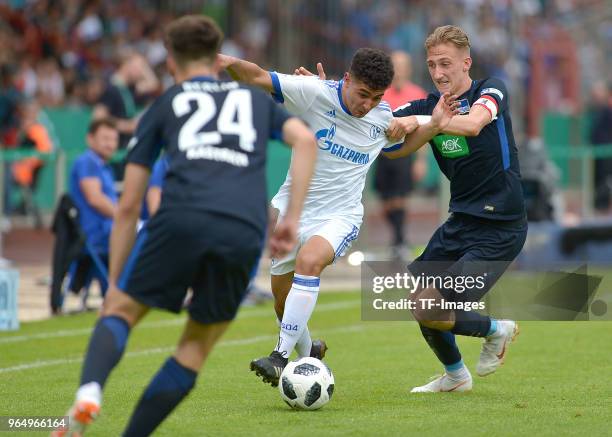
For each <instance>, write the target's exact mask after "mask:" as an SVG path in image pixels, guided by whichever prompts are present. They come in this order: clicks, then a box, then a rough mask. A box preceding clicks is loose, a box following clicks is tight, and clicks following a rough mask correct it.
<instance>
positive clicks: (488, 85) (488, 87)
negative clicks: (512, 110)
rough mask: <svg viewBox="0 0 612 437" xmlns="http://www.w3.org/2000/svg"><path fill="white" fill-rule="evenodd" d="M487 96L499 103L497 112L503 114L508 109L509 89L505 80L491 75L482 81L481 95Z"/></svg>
mask: <svg viewBox="0 0 612 437" xmlns="http://www.w3.org/2000/svg"><path fill="white" fill-rule="evenodd" d="M482 96H487V97H490V98H492V99H493V100H495V103H497V113H498V114H501V113H503V112H504V111H506V110H507V109H508V91H507V90H506V85H505V84H504V82H503V81H501V80H499V79H497V78H495V77H490V78H488V79H487V80H485V81H484V82H483V83H482V86H481V88H480V97H482Z"/></svg>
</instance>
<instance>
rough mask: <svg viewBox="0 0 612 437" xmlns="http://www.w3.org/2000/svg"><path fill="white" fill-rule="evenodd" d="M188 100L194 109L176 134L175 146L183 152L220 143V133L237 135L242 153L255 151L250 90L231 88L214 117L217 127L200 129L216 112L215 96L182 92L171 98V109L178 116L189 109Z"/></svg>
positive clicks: (255, 134) (255, 133) (255, 137)
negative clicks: (217, 114) (210, 129)
mask: <svg viewBox="0 0 612 437" xmlns="http://www.w3.org/2000/svg"><path fill="white" fill-rule="evenodd" d="M190 102H195V103H196V106H197V109H196V111H195V112H194V113H193V114H191V117H189V118H188V119H187V121H186V122H185V124H183V127H182V128H181V131H180V132H179V137H178V147H179V149H180V150H182V151H185V150H188V149H190V148H192V147H197V146H214V145H217V144H220V143H221V134H225V135H238V137H239V138H240V148H241V149H242V150H244V151H245V152H252V151H253V150H255V141H256V140H257V131H255V128H253V109H252V108H253V107H252V105H251V92H250V91H249V90H243V89H237V90H231V91H230V92H229V93H228V94H227V97H226V98H225V101H224V102H223V106H222V107H221V110H220V111H219V116H218V117H217V130H216V131H208V132H200V131H201V130H202V128H203V127H204V126H205V125H206V124H207V123H208V122H209V121H210V120H212V119H213V117H214V116H215V115H216V113H217V105H216V104H215V99H213V97H212V96H211V95H210V94H208V93H205V92H198V91H184V92H182V93H180V94H177V95H176V96H175V97H174V99H172V109H174V114H175V115H176V116H177V117H182V116H183V115H185V114H188V113H189V112H190V111H191V105H190Z"/></svg>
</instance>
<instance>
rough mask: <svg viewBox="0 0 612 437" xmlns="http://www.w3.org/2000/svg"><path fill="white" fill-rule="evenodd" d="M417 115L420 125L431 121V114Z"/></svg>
mask: <svg viewBox="0 0 612 437" xmlns="http://www.w3.org/2000/svg"><path fill="white" fill-rule="evenodd" d="M415 117H416V121H417V123H418V124H419V126H422V125H424V124H427V123H429V122H430V121H431V115H415Z"/></svg>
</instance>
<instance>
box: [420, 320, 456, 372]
mask: <svg viewBox="0 0 612 437" xmlns="http://www.w3.org/2000/svg"><path fill="white" fill-rule="evenodd" d="M419 327H420V328H421V333H422V334H423V337H424V338H425V341H426V342H427V344H428V345H429V347H430V348H431V350H432V351H433V352H434V353H435V354H436V356H437V357H438V359H439V360H440V361H441V362H442V364H444V365H445V366H450V365H453V364H456V363H458V362H459V361H461V353H459V348H458V347H457V343H455V336H454V335H453V334H452V333H450V332H448V331H438V330H437V329H431V328H427V327H425V326H422V325H419Z"/></svg>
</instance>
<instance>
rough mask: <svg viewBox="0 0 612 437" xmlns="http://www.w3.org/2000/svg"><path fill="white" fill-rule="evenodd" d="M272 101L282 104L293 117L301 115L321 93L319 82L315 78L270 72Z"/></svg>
mask: <svg viewBox="0 0 612 437" xmlns="http://www.w3.org/2000/svg"><path fill="white" fill-rule="evenodd" d="M270 77H271V78H272V86H273V87H274V92H273V93H272V95H273V97H274V99H275V100H276V101H277V102H279V103H284V105H285V108H286V109H287V110H288V111H289V112H290V113H292V114H294V115H302V114H304V113H305V112H306V111H308V110H309V109H310V107H311V106H312V103H313V102H314V101H315V99H316V97H317V95H318V94H319V93H320V92H321V84H320V80H319V78H318V77H316V76H295V75H290V74H281V73H276V72H274V71H271V72H270Z"/></svg>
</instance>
